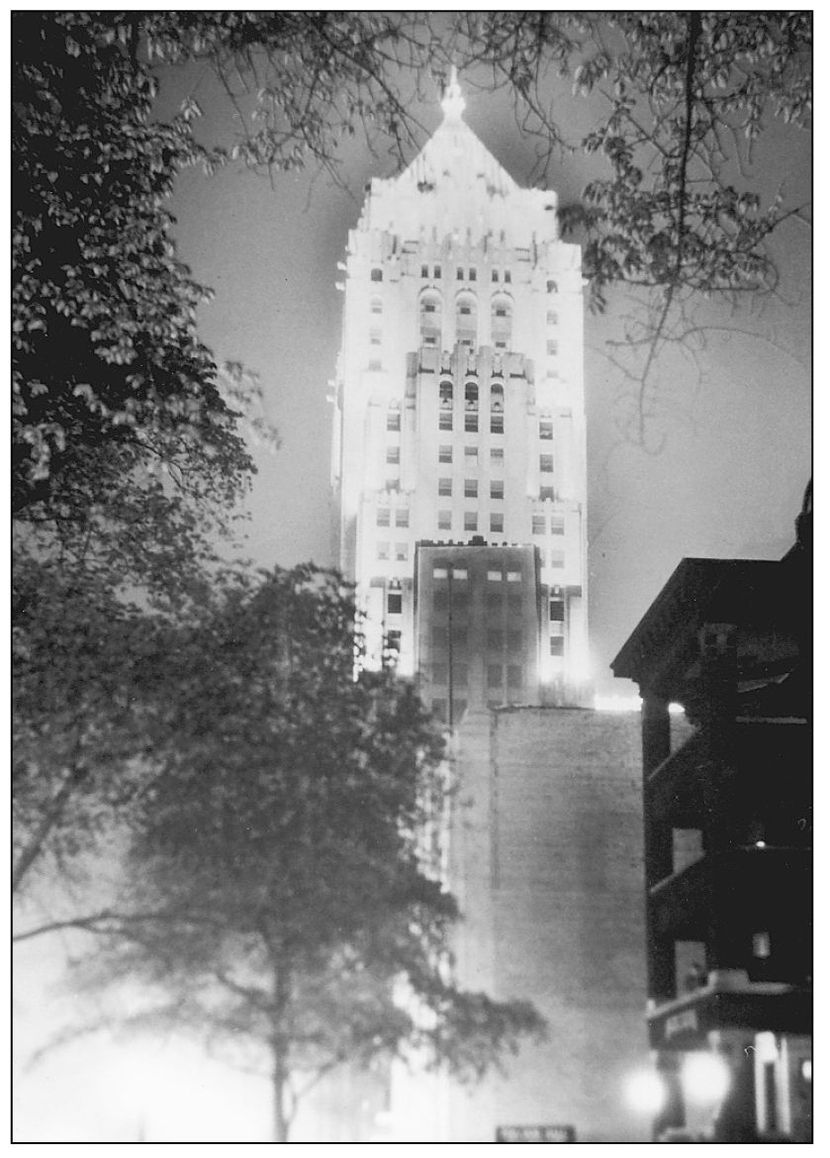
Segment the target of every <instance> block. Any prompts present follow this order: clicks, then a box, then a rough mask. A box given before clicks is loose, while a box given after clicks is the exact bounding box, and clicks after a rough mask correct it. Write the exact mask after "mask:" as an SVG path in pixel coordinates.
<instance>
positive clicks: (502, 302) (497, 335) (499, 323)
mask: <svg viewBox="0 0 830 1158" xmlns="http://www.w3.org/2000/svg"><path fill="white" fill-rule="evenodd" d="M490 336H491V339H492V342H493V345H494V346H495V348H496V349H497V350H507V349H509V348H510V341H511V338H512V336H513V305H512V303H511V301H510V299H509V298H494V299H493V301H492V304H491V306H490Z"/></svg>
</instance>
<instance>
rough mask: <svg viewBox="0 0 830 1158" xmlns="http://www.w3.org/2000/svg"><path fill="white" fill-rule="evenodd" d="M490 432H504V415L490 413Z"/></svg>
mask: <svg viewBox="0 0 830 1158" xmlns="http://www.w3.org/2000/svg"><path fill="white" fill-rule="evenodd" d="M490 433H491V434H504V415H503V414H491V415H490Z"/></svg>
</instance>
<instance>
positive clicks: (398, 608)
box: [386, 591, 403, 615]
mask: <svg viewBox="0 0 830 1158" xmlns="http://www.w3.org/2000/svg"><path fill="white" fill-rule="evenodd" d="M386 610H387V611H388V613H389V614H390V615H400V614H401V612H402V611H403V596H402V595H401V593H400V591H389V592H388V593H387V596H386Z"/></svg>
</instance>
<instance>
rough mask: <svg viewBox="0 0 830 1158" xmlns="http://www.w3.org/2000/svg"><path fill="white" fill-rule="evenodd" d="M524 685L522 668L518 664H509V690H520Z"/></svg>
mask: <svg viewBox="0 0 830 1158" xmlns="http://www.w3.org/2000/svg"><path fill="white" fill-rule="evenodd" d="M523 683H524V678H523V672H522V669H521V666H520V665H519V664H517V663H509V664H508V665H507V686H508V687H509V688H520V687H521V686H522V684H523Z"/></svg>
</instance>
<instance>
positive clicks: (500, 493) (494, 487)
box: [490, 478, 504, 499]
mask: <svg viewBox="0 0 830 1158" xmlns="http://www.w3.org/2000/svg"><path fill="white" fill-rule="evenodd" d="M490 498H491V499H503V498H504V480H503V479H500V478H497V479H491V481H490Z"/></svg>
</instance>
